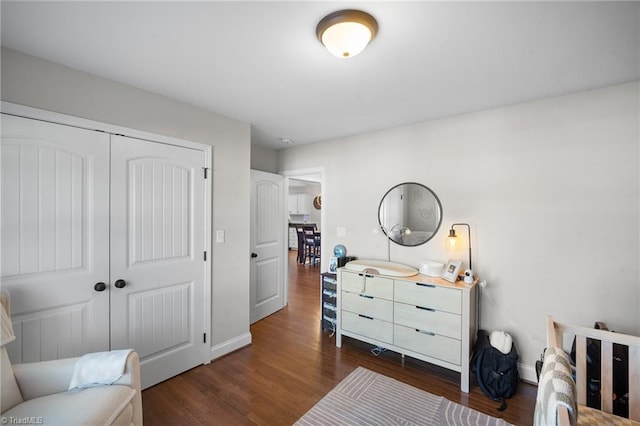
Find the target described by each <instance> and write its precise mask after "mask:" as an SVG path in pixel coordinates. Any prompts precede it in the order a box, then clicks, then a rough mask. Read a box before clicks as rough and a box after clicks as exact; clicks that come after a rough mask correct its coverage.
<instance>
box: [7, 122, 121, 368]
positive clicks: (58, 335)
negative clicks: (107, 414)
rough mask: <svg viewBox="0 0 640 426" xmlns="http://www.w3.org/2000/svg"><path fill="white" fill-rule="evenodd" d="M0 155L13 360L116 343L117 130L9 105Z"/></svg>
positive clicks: (32, 359)
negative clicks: (113, 227) (112, 264)
mask: <svg viewBox="0 0 640 426" xmlns="http://www.w3.org/2000/svg"><path fill="white" fill-rule="evenodd" d="M0 155H1V168H2V175H1V176H2V182H1V197H0V199H1V204H2V220H1V222H2V223H1V232H2V235H1V237H2V238H1V240H2V251H1V254H0V274H1V276H2V287H3V288H6V289H8V290H9V292H10V295H11V308H12V314H13V322H14V328H15V332H16V337H17V339H16V341H14V342H12V343H11V344H10V345H9V346H8V347H7V349H8V351H9V354H10V356H11V359H12V361H13V362H14V363H20V362H35V361H44V360H51V359H58V358H65V357H71V356H77V355H81V354H84V353H86V352H91V351H99V350H107V349H109V291H108V284H109V263H108V258H109V135H108V134H106V133H101V132H96V131H91V130H84V129H79V128H75V127H69V126H62V125H58V124H51V123H47V122H43V121H37V120H31V119H25V118H20V117H15V116H10V115H6V114H2V144H1V146H0ZM100 283H102V284H100ZM98 290H101V291H98Z"/></svg>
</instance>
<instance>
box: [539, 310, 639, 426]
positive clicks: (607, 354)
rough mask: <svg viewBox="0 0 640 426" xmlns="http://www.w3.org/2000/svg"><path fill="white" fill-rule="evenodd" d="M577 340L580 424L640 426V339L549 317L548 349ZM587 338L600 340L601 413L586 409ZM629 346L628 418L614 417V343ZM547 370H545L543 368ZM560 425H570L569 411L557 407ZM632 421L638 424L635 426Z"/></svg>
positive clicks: (557, 418) (577, 384) (560, 406)
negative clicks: (567, 340)
mask: <svg viewBox="0 0 640 426" xmlns="http://www.w3.org/2000/svg"><path fill="white" fill-rule="evenodd" d="M565 335H566V336H567V337H568V338H571V339H573V336H575V338H576V380H575V385H576V389H577V403H578V414H577V419H578V424H579V425H581V424H611V425H618V424H622V425H627V424H638V425H640V337H637V336H631V335H627V334H622V333H614V332H612V331H606V330H597V329H591V328H586V327H576V326H568V325H565V324H560V323H558V322H555V321H553V318H551V317H550V316H548V317H547V347H549V348H560V349H562V348H563V337H564V336H565ZM587 338H591V339H597V340H600V341H601V345H600V348H601V356H600V359H601V387H600V389H601V392H600V394H601V397H600V398H601V407H602V408H601V410H600V411H598V410H594V409H593V408H589V407H586V403H587V402H586V401H587V355H586V354H587ZM614 343H616V344H621V345H625V346H628V347H629V419H625V418H622V417H618V416H616V415H614V414H611V413H612V411H613V399H612V395H613V361H612V358H613V344H614ZM543 370H544V367H543ZM556 420H557V423H556V424H559V425H569V424H571V422H570V416H569V410H568V409H567V408H566V407H565V406H562V405H559V406H558V407H557V417H556ZM632 420H634V421H635V422H638V423H634V422H633V421H632Z"/></svg>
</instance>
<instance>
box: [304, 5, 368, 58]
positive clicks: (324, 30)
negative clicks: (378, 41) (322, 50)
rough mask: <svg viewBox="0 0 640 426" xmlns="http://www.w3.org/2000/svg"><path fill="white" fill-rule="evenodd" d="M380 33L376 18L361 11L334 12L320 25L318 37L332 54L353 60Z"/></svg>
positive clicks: (317, 29)
mask: <svg viewBox="0 0 640 426" xmlns="http://www.w3.org/2000/svg"><path fill="white" fill-rule="evenodd" d="M377 32H378V23H377V22H376V20H375V18H374V17H373V16H371V15H369V14H368V13H366V12H362V11H360V10H354V9H347V10H339V11H337V12H333V13H331V14H329V15H327V16H325V17H324V18H322V20H321V21H320V22H319V23H318V26H317V27H316V35H317V36H318V40H320V41H321V42H322V44H324V46H325V47H326V48H327V50H328V51H329V52H331V54H333V55H335V56H337V57H338V58H345V59H346V58H351V57H354V56H356V55H357V54H358V53H360V52H362V51H363V50H364V48H365V47H367V45H368V44H369V42H370V41H371V40H373V38H374V37H375V36H376V33H377Z"/></svg>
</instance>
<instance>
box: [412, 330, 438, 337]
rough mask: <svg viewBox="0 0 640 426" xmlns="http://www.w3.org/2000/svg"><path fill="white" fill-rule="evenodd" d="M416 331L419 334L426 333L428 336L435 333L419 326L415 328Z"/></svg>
mask: <svg viewBox="0 0 640 426" xmlns="http://www.w3.org/2000/svg"><path fill="white" fill-rule="evenodd" d="M416 331H417V332H418V333H420V334H426V335H428V336H435V335H436V334H435V333H432V332H430V331H424V330H420V329H419V328H416Z"/></svg>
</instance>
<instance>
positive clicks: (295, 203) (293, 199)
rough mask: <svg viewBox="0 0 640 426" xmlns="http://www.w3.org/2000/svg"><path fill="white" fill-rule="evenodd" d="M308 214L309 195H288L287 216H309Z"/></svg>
mask: <svg viewBox="0 0 640 426" xmlns="http://www.w3.org/2000/svg"><path fill="white" fill-rule="evenodd" d="M310 212H311V198H310V197H309V194H289V214H309V213H310Z"/></svg>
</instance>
